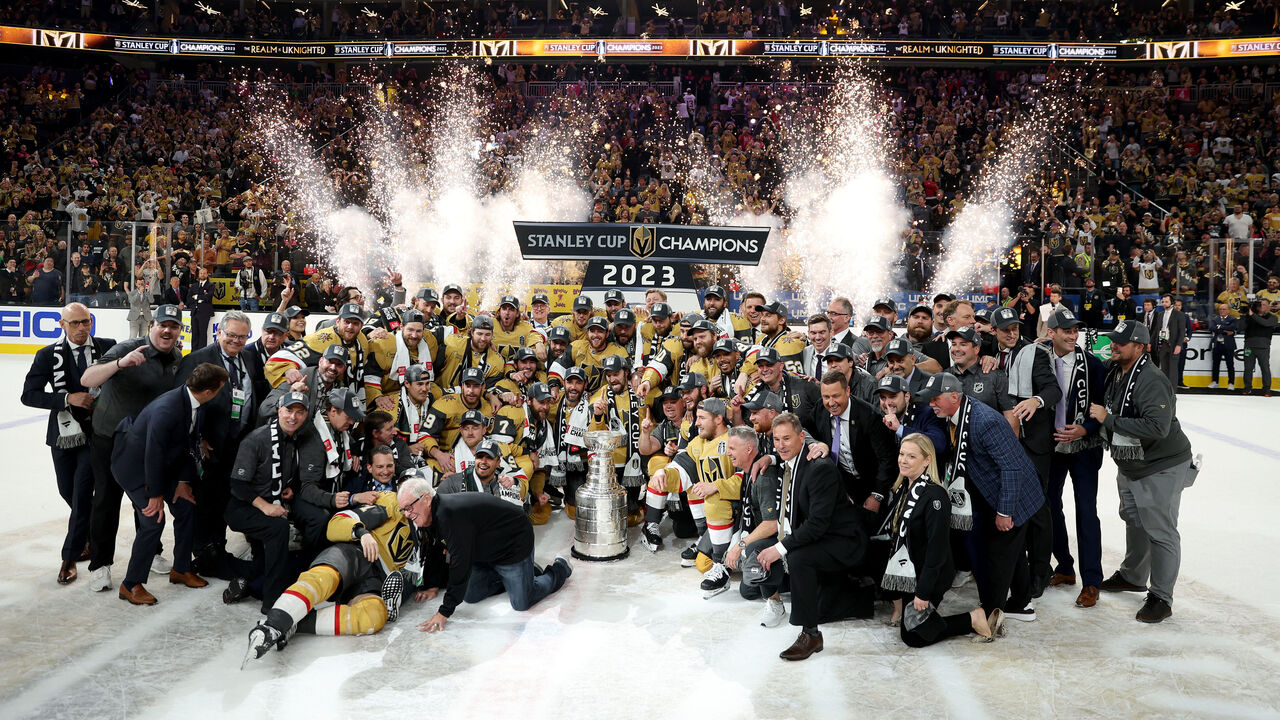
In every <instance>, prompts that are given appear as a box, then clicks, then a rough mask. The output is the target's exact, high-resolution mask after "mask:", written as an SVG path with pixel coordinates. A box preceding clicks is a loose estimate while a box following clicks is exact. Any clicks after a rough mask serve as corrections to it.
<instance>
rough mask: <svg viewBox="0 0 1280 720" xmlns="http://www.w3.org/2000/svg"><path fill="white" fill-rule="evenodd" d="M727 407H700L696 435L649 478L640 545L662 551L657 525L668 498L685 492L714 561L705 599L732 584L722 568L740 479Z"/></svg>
mask: <svg viewBox="0 0 1280 720" xmlns="http://www.w3.org/2000/svg"><path fill="white" fill-rule="evenodd" d="M726 414H727V408H726V406H725V403H724V401H723V400H721V399H719V398H708V399H707V400H703V401H702V404H701V405H700V406H699V407H698V415H697V421H696V422H697V425H698V437H696V438H694V439H693V440H691V441H689V445H688V447H686V448H685V449H684V450H683V451H682V452H680V453H678V454H677V455H676V456H675V457H674V458H672V459H671V463H670V464H669V465H668V466H667V467H665V468H663V469H661V470H659V471H658V472H656V473H654V475H653V477H652V478H651V479H650V480H649V486H648V495H647V497H646V500H645V504H646V505H647V507H646V509H645V522H644V527H643V529H642V531H641V542H643V543H644V546H645V547H647V548H649V550H650V551H651V552H657V551H658V550H659V549H660V548H661V547H662V538H661V536H660V535H659V533H658V523H659V522H661V521H662V513H663V511H664V510H665V508H666V502H667V495H668V494H669V493H675V492H686V493H687V494H688V497H689V507H690V510H692V511H693V519H694V522H695V523H696V524H697V525H698V529H699V531H700V532H701V537H700V538H699V540H698V549H699V551H701V552H702V553H703V554H705V555H708V556H710V557H711V560H712V565H711V568H710V569H709V570H708V571H707V572H706V574H705V575H704V576H703V580H702V591H703V594H704V597H708V598H710V597H714V596H715V595H718V594H720V593H722V592H724V591H725V590H726V589H727V588H728V586H729V571H728V569H727V568H726V567H725V565H724V556H725V552H726V551H728V549H729V541H730V540H731V539H732V537H733V530H734V522H735V516H736V514H737V513H736V510H735V505H736V504H737V503H738V501H739V496H738V492H739V490H740V489H741V485H742V476H740V475H736V474H735V473H734V469H733V461H732V459H731V458H730V457H729V454H728V446H727V440H728V432H729V429H728V426H727V425H726V424H725V417H726Z"/></svg>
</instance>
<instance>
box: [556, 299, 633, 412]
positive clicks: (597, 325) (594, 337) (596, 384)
mask: <svg viewBox="0 0 1280 720" xmlns="http://www.w3.org/2000/svg"><path fill="white" fill-rule="evenodd" d="M585 332H586V336H585V337H583V338H582V339H580V340H574V341H573V342H572V343H571V344H570V345H569V352H567V353H565V354H564V355H561V356H560V357H559V358H556V359H555V360H554V361H553V362H552V363H551V366H550V374H551V375H553V376H557V377H563V375H564V372H565V370H567V369H568V368H570V367H580V368H582V369H583V370H584V371H585V372H586V373H587V392H588V393H593V394H594V393H595V392H596V391H597V390H599V389H600V387H601V386H602V385H603V384H604V381H603V378H602V376H601V365H602V363H603V361H604V359H605V358H608V357H620V358H622V359H623V360H627V359H628V355H627V351H626V350H625V349H623V347H622V346H621V345H618V344H616V343H613V342H610V340H609V322H608V321H607V320H605V319H604V318H602V317H593V318H591V319H589V320H587V328H586V331H585Z"/></svg>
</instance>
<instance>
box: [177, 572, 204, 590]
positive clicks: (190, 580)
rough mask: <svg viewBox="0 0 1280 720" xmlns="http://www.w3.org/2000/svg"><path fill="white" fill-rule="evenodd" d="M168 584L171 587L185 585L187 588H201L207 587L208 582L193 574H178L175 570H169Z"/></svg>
mask: <svg viewBox="0 0 1280 720" xmlns="http://www.w3.org/2000/svg"><path fill="white" fill-rule="evenodd" d="M169 583H170V584H171V585H186V586H187V587H189V588H202V587H204V586H205V585H208V584H209V581H208V580H205V579H204V578H202V577H200V576H199V575H197V574H195V573H193V572H184V573H180V572H178V571H177V570H170V571H169Z"/></svg>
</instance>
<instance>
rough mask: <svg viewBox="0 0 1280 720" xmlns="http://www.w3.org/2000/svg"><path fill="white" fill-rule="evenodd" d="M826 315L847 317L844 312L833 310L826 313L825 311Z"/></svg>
mask: <svg viewBox="0 0 1280 720" xmlns="http://www.w3.org/2000/svg"><path fill="white" fill-rule="evenodd" d="M827 314H828V315H839V316H847V315H849V313H845V312H836V311H835V310H828V311H827Z"/></svg>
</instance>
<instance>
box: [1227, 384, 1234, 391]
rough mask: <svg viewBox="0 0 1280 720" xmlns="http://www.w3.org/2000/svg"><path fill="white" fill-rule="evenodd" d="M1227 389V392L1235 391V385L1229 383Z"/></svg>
mask: <svg viewBox="0 0 1280 720" xmlns="http://www.w3.org/2000/svg"><path fill="white" fill-rule="evenodd" d="M1227 389H1228V390H1235V389H1236V384H1235V383H1229V384H1228V385H1227Z"/></svg>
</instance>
